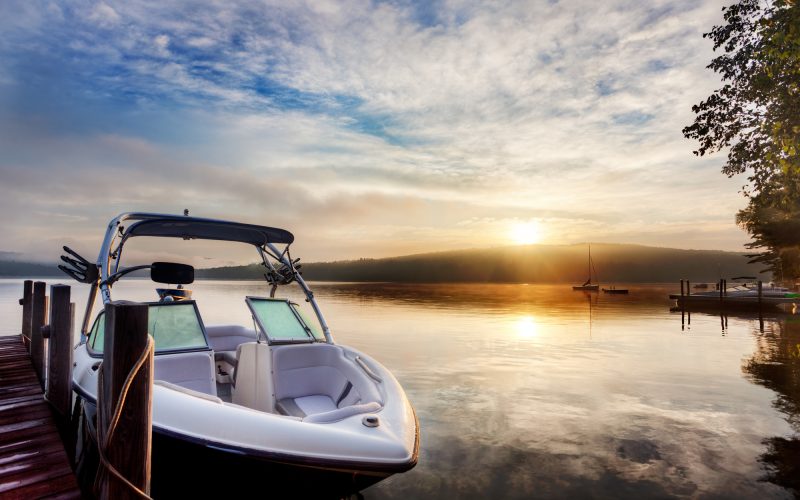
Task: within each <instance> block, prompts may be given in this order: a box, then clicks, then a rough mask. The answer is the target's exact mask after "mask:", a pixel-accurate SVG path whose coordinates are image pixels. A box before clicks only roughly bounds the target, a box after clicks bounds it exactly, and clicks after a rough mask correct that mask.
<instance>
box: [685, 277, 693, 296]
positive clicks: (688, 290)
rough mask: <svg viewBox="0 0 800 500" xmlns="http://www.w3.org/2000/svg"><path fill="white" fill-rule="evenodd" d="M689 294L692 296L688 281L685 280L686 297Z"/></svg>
mask: <svg viewBox="0 0 800 500" xmlns="http://www.w3.org/2000/svg"><path fill="white" fill-rule="evenodd" d="M691 294H692V287H691V283H689V280H686V295H691Z"/></svg>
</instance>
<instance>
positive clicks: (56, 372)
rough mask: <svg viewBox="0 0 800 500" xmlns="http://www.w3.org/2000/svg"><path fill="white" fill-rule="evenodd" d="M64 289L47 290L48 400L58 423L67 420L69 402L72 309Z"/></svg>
mask: <svg viewBox="0 0 800 500" xmlns="http://www.w3.org/2000/svg"><path fill="white" fill-rule="evenodd" d="M69 296H70V288H69V286H67V285H51V286H50V326H49V328H47V329H46V330H45V332H46V333H48V335H47V341H48V349H47V351H48V363H47V391H46V392H45V394H46V395H47V400H48V401H49V402H50V404H51V405H52V406H53V408H55V410H56V412H57V413H58V415H59V417H60V420H62V421H64V420H66V419H68V418H69V412H70V406H71V404H70V403H71V402H72V308H71V307H70V306H71V305H70V302H69Z"/></svg>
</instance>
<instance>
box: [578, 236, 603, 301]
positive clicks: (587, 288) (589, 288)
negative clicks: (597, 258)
mask: <svg viewBox="0 0 800 500" xmlns="http://www.w3.org/2000/svg"><path fill="white" fill-rule="evenodd" d="M592 274H594V276H595V277H597V271H596V270H595V269H594V262H593V261H592V245H591V244H589V279H588V280H586V281H585V282H584V283H583V284H582V285H577V286H573V287H572V289H573V290H582V291H584V292H598V291H600V285H599V284H598V283H592ZM597 281H599V278H598V280H597Z"/></svg>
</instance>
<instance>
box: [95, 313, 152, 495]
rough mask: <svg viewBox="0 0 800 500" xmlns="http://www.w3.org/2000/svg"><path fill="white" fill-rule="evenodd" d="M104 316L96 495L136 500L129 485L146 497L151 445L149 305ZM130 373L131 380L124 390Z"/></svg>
mask: <svg viewBox="0 0 800 500" xmlns="http://www.w3.org/2000/svg"><path fill="white" fill-rule="evenodd" d="M105 312H106V314H105V317H106V325H105V348H104V352H103V364H102V366H101V368H100V377H101V380H102V383H101V384H100V385H101V387H98V427H97V432H98V444H99V449H100V453H101V462H103V466H101V470H100V474H101V477H100V491H99V492H98V493H99V497H100V498H102V499H107V498H113V499H128V498H139V496H140V495H139V493H138V492H137V491H136V490H135V489H134V488H132V487H131V486H133V487H135V488H138V489H139V490H140V491H141V492H144V493H148V494H149V491H150V448H151V443H152V432H151V425H152V399H151V396H152V391H153V348H152V345H153V344H152V340H151V337H150V336H149V335H148V334H147V305H144V304H131V303H112V304H107V305H106V309H105ZM129 373H133V374H134V375H133V377H132V379H131V383H130V385H129V386H127V387H126V386H125V385H126V378H127V377H128V375H129ZM111 467H113V469H111ZM104 469H105V470H104ZM114 471H116V472H117V473H118V474H119V475H121V476H122V477H124V478H126V479H127V481H129V482H130V484H126V482H125V481H123V480H121V479H120V478H119V477H117V475H116V474H115V473H114Z"/></svg>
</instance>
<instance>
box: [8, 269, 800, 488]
mask: <svg viewBox="0 0 800 500" xmlns="http://www.w3.org/2000/svg"><path fill="white" fill-rule="evenodd" d="M153 288H154V285H153V283H151V282H149V281H136V280H134V281H130V282H127V283H125V282H122V283H120V284H119V285H118V286H117V287H116V289H115V292H117V293H116V295H115V296H116V297H117V298H130V299H133V300H154V299H155V293H154V291H153ZM192 288H193V289H194V293H195V298H196V300H197V302H198V306H199V308H200V311H201V314H202V315H203V318H204V321H205V322H206V323H207V324H213V323H225V322H227V323H231V322H240V323H241V324H244V325H247V324H249V323H250V322H251V320H250V317H249V313H248V311H247V308H246V306H245V303H244V300H243V297H244V296H245V295H262V296H263V295H265V294H266V292H265V287H264V286H263V285H262V284H260V283H256V282H200V283H196V284H195V285H193V286H192ZM629 288H631V294H630V295H628V296H611V295H604V294H602V293H600V294H586V293H584V292H573V291H572V290H571V289H570V288H569V287H568V286H566V285H530V286H528V285H397V284H385V285H384V284H328V283H317V284H314V286H313V289H314V290H315V292H316V296H317V298H318V300H319V302H320V304H321V306H322V308H323V311H324V312H325V314H326V316H327V319H328V321H329V323H330V325H331V330H332V332H333V334H334V337H335V339H336V341H337V342H338V343H342V344H348V345H351V346H353V347H355V348H357V349H359V350H363V351H365V352H366V353H368V354H370V355H372V356H373V357H375V358H376V359H377V360H379V361H380V362H382V363H383V364H384V365H386V366H387V367H388V368H389V369H390V370H392V372H393V373H394V374H395V376H396V377H397V379H398V380H399V381H400V383H401V384H402V385H403V387H404V388H405V389H406V391H407V393H408V396H409V398H410V399H411V401H412V403H413V404H414V407H415V408H416V411H417V414H418V416H419V420H420V424H421V428H422V446H421V450H420V459H419V464H418V465H417V467H416V468H415V469H414V470H412V471H411V472H408V473H405V474H400V475H395V476H393V477H391V478H389V479H388V480H385V481H383V482H382V483H379V484H378V485H376V486H373V487H372V488H369V489H367V490H365V491H364V492H363V494H364V497H365V498H367V499H384V498H403V499H406V498H532V497H537V498H567V497H570V498H576V497H579V498H642V497H692V498H723V497H724V498H787V497H791V496H792V491H791V490H789V489H785V488H784V487H782V486H780V484H783V485H789V486H791V485H795V486H796V485H797V484H798V479H797V470H798V469H799V468H800V453H798V449H799V448H800V446H798V441H797V437H798V434H797V431H798V430H800V317H796V316H792V315H780V316H773V317H768V318H765V319H764V320H763V322H760V321H759V319H758V318H757V317H755V316H733V315H730V316H723V317H721V316H720V315H718V314H717V315H714V314H700V313H692V314H691V317H690V318H688V317H685V316H684V317H683V322H682V315H681V313H680V312H677V313H676V312H670V305H671V304H670V301H669V300H668V299H667V298H666V296H667V294H668V293H669V292H673V291H675V288H676V287H675V286H671V287H666V286H655V285H653V286H642V285H631V286H630V287H629ZM73 293H74V295H73V297H74V298H75V300H76V302H78V308H79V311H78V314H77V316H81V315H82V309H83V306H84V305H85V295H86V289H85V286H83V285H75V286H73ZM21 294H22V282H21V281H20V280H0V317H2V318H3V321H2V324H0V334H5V335H9V334H16V333H18V332H19V323H20V319H19V318H20V313H21V307H20V306H19V305H17V299H18V298H19V297H20V296H21Z"/></svg>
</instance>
